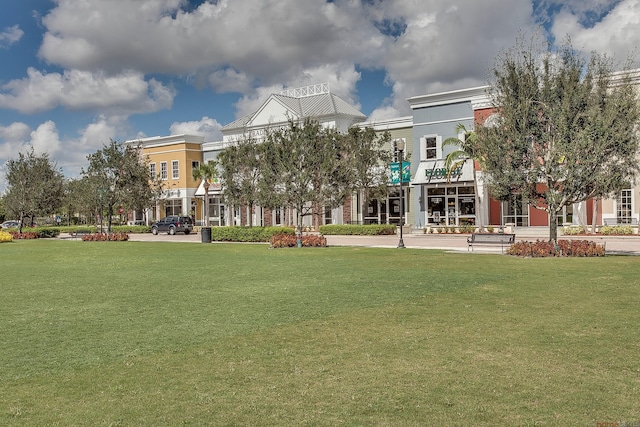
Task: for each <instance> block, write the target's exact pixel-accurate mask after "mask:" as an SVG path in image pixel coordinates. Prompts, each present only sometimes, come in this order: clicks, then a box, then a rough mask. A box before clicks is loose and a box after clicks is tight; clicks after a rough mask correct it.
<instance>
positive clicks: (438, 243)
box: [327, 233, 640, 255]
mask: <svg viewBox="0 0 640 427" xmlns="http://www.w3.org/2000/svg"><path fill="white" fill-rule="evenodd" d="M468 236H469V235H467V234H414V233H412V234H405V235H403V238H402V241H403V242H404V246H405V247H406V248H412V249H442V250H447V251H461V252H467V251H468V252H472V251H473V252H475V253H501V252H502V250H501V248H500V246H499V245H478V246H474V247H473V248H472V249H471V248H469V247H468V245H467V237H468ZM547 239H548V238H547V237H542V236H540V235H539V234H538V235H526V233H524V234H519V233H516V242H519V241H523V240H524V241H529V242H535V241H536V240H547ZM560 239H564V240H590V241H594V242H596V243H597V244H604V245H605V249H606V253H607V254H610V255H613V254H620V255H640V236H560ZM399 241H400V239H399V236H398V235H392V236H327V245H328V246H370V247H379V248H397V247H398V242H399Z"/></svg>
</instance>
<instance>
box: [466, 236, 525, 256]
mask: <svg viewBox="0 0 640 427" xmlns="http://www.w3.org/2000/svg"><path fill="white" fill-rule="evenodd" d="M515 241H516V235H515V234H504V233H498V234H492V233H473V234H471V236H470V237H467V245H468V246H467V251H469V248H471V250H473V246H474V245H500V248H501V250H502V253H504V247H505V245H509V246H510V245H512V244H513V243H515Z"/></svg>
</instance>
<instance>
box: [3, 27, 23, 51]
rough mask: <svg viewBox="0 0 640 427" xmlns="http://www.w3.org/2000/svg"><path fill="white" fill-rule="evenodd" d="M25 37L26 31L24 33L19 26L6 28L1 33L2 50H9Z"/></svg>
mask: <svg viewBox="0 0 640 427" xmlns="http://www.w3.org/2000/svg"><path fill="white" fill-rule="evenodd" d="M23 35H24V31H22V30H21V29H20V27H19V26H18V25H14V26H13V27H9V28H5V29H4V30H3V31H2V32H1V33H0V49H3V48H8V47H9V46H11V45H12V44H14V43H17V42H18V41H19V40H20V39H21V38H22V36H23Z"/></svg>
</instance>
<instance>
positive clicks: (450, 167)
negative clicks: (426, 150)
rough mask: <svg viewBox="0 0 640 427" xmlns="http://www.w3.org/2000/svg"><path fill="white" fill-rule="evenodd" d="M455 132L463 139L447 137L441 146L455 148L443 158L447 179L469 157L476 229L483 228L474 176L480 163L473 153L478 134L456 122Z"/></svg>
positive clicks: (480, 160)
mask: <svg viewBox="0 0 640 427" xmlns="http://www.w3.org/2000/svg"><path fill="white" fill-rule="evenodd" d="M456 134H458V135H463V136H464V139H459V138H456V137H451V138H447V139H445V140H444V142H443V143H442V147H443V148H444V147H446V146H454V147H455V148H456V149H455V150H453V151H452V152H450V153H449V154H447V157H446V158H445V160H444V164H445V167H446V169H447V181H450V180H451V173H452V171H454V170H456V169H458V168H460V167H462V165H463V164H464V162H466V161H467V160H469V159H471V160H472V161H473V190H474V193H475V196H476V216H477V218H478V229H479V230H480V231H482V230H483V228H484V226H483V224H482V222H483V221H482V215H481V213H482V207H481V205H480V194H478V180H477V177H476V166H475V163H476V162H478V163H479V164H480V165H482V158H481V157H480V156H478V155H477V154H476V153H475V147H476V144H477V142H478V136H477V135H476V133H475V132H474V131H471V130H468V129H467V128H466V127H465V125H464V124H462V123H458V125H457V126H456Z"/></svg>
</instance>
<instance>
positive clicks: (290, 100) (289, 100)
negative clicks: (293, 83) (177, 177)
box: [222, 92, 367, 131]
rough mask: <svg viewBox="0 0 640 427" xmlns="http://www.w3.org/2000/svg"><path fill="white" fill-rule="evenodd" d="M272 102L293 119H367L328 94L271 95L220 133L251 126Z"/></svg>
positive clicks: (344, 102)
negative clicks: (256, 108)
mask: <svg viewBox="0 0 640 427" xmlns="http://www.w3.org/2000/svg"><path fill="white" fill-rule="evenodd" d="M272 102H277V103H279V104H280V105H281V106H282V107H283V108H284V109H286V110H287V112H289V113H290V116H291V117H292V118H294V119H295V118H298V119H299V118H304V117H325V116H350V117H353V118H356V119H357V120H358V121H362V120H364V119H366V117H367V116H365V115H364V114H363V113H361V112H360V111H359V110H358V109H357V108H355V107H353V106H352V105H350V104H349V103H348V102H346V101H345V100H343V99H342V98H340V97H339V96H338V95H335V94H333V93H330V92H327V93H321V94H317V95H310V96H303V97H293V96H287V95H281V94H272V95H271V96H270V97H269V99H267V101H265V103H264V104H262V106H261V107H260V108H259V109H258V110H256V111H255V112H254V113H251V114H249V115H247V116H244V117H241V118H239V119H237V120H235V121H233V122H231V123H229V124H227V125H225V126H223V127H222V131H225V130H231V129H238V128H245V127H247V126H251V125H252V124H253V123H252V120H253V119H254V118H255V117H256V115H257V114H258V113H259V112H260V111H261V110H262V109H263V108H264V106H265V105H267V104H269V103H272ZM256 125H259V126H262V125H264V124H263V123H259V124H256Z"/></svg>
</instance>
